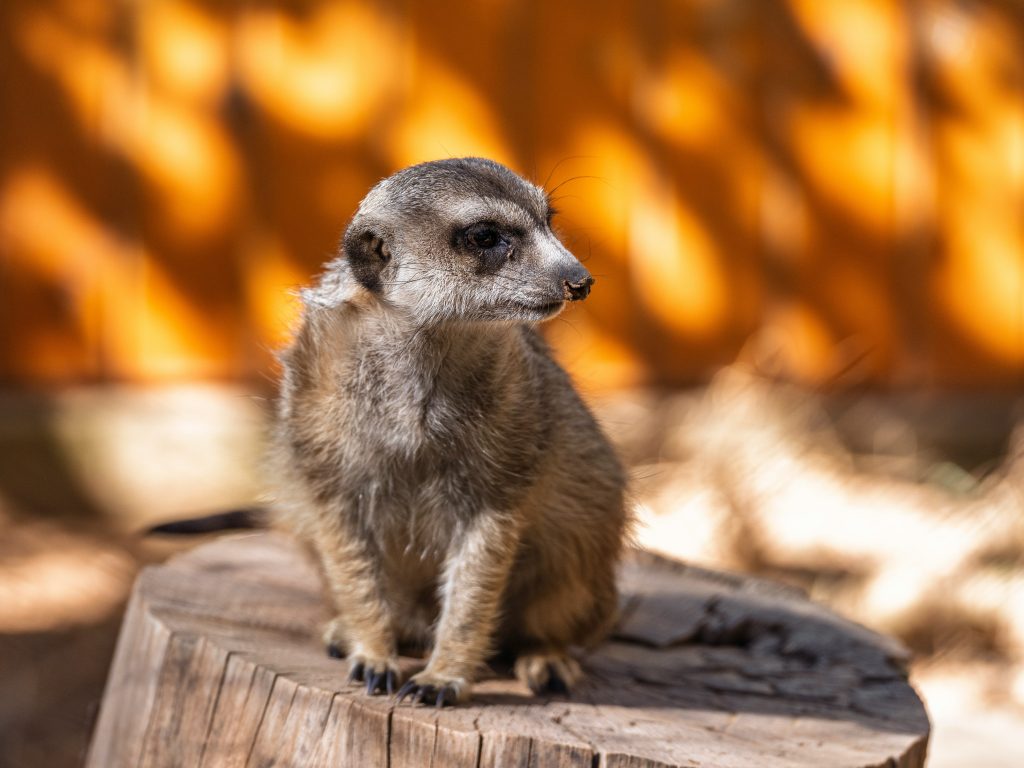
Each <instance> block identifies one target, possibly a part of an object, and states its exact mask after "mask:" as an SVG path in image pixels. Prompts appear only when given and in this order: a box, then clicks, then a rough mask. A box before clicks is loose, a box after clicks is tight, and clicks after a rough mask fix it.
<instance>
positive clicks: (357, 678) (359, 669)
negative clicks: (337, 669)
mask: <svg viewBox="0 0 1024 768" xmlns="http://www.w3.org/2000/svg"><path fill="white" fill-rule="evenodd" d="M364 670H365V667H364V666H363V662H361V661H357V662H356V663H355V664H353V665H352V669H350V670H349V673H348V680H347V681H346V682H349V683H361V682H363V672H364Z"/></svg>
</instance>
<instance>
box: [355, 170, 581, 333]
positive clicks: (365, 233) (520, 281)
mask: <svg viewBox="0 0 1024 768" xmlns="http://www.w3.org/2000/svg"><path fill="white" fill-rule="evenodd" d="M553 213H554V211H553V209H552V208H551V205H550V202H549V200H548V197H547V195H546V194H545V192H544V190H542V189H541V188H540V187H537V186H535V185H533V184H531V183H530V182H528V181H526V180H525V179H522V178H521V177H519V176H518V175H516V174H515V173H513V172H512V171H510V170H509V169H508V168H506V167H504V166H503V165H499V164H498V163H495V162H493V161H490V160H483V159H480V158H463V159H457V160H438V161H434V162H430V163H423V164H422V165H416V166H412V167H411V168H406V169H405V170H403V171H400V172H398V173H396V174H395V175H394V176H391V177H389V178H387V179H385V180H383V181H382V182H380V183H379V184H377V186H375V187H374V188H373V189H372V190H371V191H370V192H369V194H368V195H367V196H366V197H365V198H364V199H363V201H362V203H361V204H360V206H359V210H358V211H357V213H356V215H355V217H354V218H353V220H352V223H351V224H350V225H349V227H348V229H347V230H346V232H345V236H344V240H343V243H342V249H343V251H344V256H345V259H343V260H342V261H341V262H339V263H345V262H347V265H348V270H349V271H350V273H351V275H352V276H353V277H354V278H355V280H356V281H358V282H359V283H360V284H361V285H362V286H363V288H365V289H366V290H368V291H370V292H371V293H373V294H375V295H376V296H377V297H378V298H379V299H380V300H381V301H382V302H384V303H386V304H388V305H390V306H395V307H400V308H402V309H403V310H405V311H407V312H408V313H410V314H411V315H412V316H413V317H414V318H415V319H416V320H417V321H418V322H422V323H432V322H445V321H451V320H512V321H539V320H544V319H546V318H549V317H553V316H554V315H556V314H557V313H558V312H559V311H560V310H561V309H562V308H563V306H564V305H565V303H566V302H569V301H578V300H582V299H584V298H586V296H587V294H588V293H589V292H590V286H591V285H592V284H593V282H594V279H593V278H592V277H591V276H590V273H588V272H587V270H586V269H584V267H583V265H582V264H580V262H579V261H578V260H577V259H576V257H574V256H573V255H572V254H571V253H570V252H569V251H568V250H566V248H565V247H564V246H563V245H562V244H561V243H560V242H559V241H558V238H557V237H555V235H554V233H553V232H552V231H551V217H552V215H553Z"/></svg>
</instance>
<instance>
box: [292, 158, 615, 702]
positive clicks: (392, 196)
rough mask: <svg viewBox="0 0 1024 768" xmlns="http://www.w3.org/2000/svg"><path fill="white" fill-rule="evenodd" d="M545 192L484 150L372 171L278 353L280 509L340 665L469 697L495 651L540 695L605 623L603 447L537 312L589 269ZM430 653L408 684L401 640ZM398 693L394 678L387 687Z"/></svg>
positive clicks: (577, 284) (608, 537)
mask: <svg viewBox="0 0 1024 768" xmlns="http://www.w3.org/2000/svg"><path fill="white" fill-rule="evenodd" d="M553 213H554V212H553V209H552V207H551V204H550V201H549V199H548V196H547V195H546V193H545V192H544V190H543V189H541V188H540V187H537V186H535V185H534V184H532V183H530V182H528V181H526V180H524V179H523V178H521V177H520V176H518V175H516V174H515V173H514V172H512V171H511V170H509V169H508V168H506V167H504V166H502V165H500V164H498V163H495V162H492V161H489V160H484V159H479V158H464V159H450V160H440V161H435V162H429V163H424V164H422V165H416V166H413V167H410V168H406V169H405V170H402V171H400V172H398V173H396V174H395V175H393V176H391V177H389V178H386V179H384V180H383V181H381V182H380V183H378V184H377V185H376V186H375V187H373V188H372V189H371V190H370V192H369V193H368V194H367V195H366V197H365V198H364V199H363V201H362V202H361V203H360V205H359V208H358V211H357V212H356V214H355V216H354V218H353V219H352V221H351V223H350V224H349V226H348V228H347V230H346V231H345V234H344V237H343V239H342V242H341V245H340V247H339V253H338V255H337V258H335V259H334V260H332V261H330V262H328V263H327V264H326V265H325V268H324V272H323V273H322V275H321V276H320V278H319V280H318V282H316V284H315V285H314V286H313V287H310V288H308V289H306V290H303V291H302V293H301V296H302V303H303V312H302V318H301V323H300V325H299V328H298V330H297V333H296V335H295V337H294V339H293V341H292V343H291V345H290V346H289V347H288V348H287V349H286V350H285V351H284V352H283V354H282V356H281V361H282V367H283V379H282V387H281V393H280V397H279V403H278V408H277V417H276V430H275V435H274V438H273V449H272V454H273V459H272V463H273V466H274V467H276V473H277V483H278V484H279V487H278V499H277V503H276V510H277V511H276V513H275V514H276V516H277V518H278V521H279V522H280V523H282V524H284V525H285V526H286V527H287V528H289V529H290V530H291V531H293V532H294V533H295V534H296V535H297V536H298V538H299V539H300V540H301V541H302V542H303V543H304V544H305V545H306V547H307V548H308V549H309V550H310V551H311V552H312V553H313V555H314V557H315V559H316V561H317V563H318V565H319V568H320V571H321V573H322V575H323V579H324V582H325V585H326V591H327V593H328V597H329V602H330V606H331V610H332V612H333V614H334V618H333V619H332V620H331V621H330V622H329V623H328V625H327V627H326V630H325V632H324V636H323V637H324V641H325V643H326V646H327V648H328V652H330V653H331V654H332V655H335V656H339V657H340V656H341V654H342V653H343V654H344V655H345V656H346V657H347V659H348V663H349V669H350V672H349V681H350V682H353V681H354V682H357V683H361V684H365V687H366V691H367V693H369V694H381V693H385V692H386V693H388V694H394V693H396V691H397V694H398V701H399V703H400V702H401V701H402V700H403V699H405V698H406V697H411V700H412V701H413V703H414V704H415V703H419V702H424V703H435V704H436V705H437V706H444V705H447V704H454V703H461V702H465V701H466V700H467V699H468V698H469V697H470V693H471V687H472V684H473V681H474V680H475V679H476V678H477V676H478V673H479V672H480V670H481V669H482V667H483V665H484V664H485V662H486V660H487V659H488V658H489V656H490V655H491V654H493V653H496V652H501V653H503V654H510V655H512V656H514V657H515V659H516V661H515V664H514V670H515V673H516V675H517V676H518V677H519V678H520V679H521V680H522V681H523V682H524V683H526V685H528V686H529V687H530V689H532V690H533V691H534V692H535V693H538V694H540V693H545V692H556V693H557V692H568V690H569V688H570V687H571V686H572V685H574V684H575V683H576V682H577V681H578V679H579V678H580V674H581V671H580V667H579V664H578V663H577V661H576V660H575V659H574V658H573V656H571V655H570V648H572V647H574V646H575V647H586V646H590V645H592V644H593V643H595V642H596V641H598V640H599V639H600V638H601V637H602V636H603V635H604V634H605V633H606V632H607V631H608V629H609V628H610V626H611V624H612V623H613V622H614V619H615V615H616V609H617V593H616V585H615V572H616V564H617V562H618V560H619V557H620V552H621V551H622V548H623V542H624V537H625V535H626V533H627V528H628V525H629V519H630V516H629V513H628V512H627V508H626V504H625V493H624V490H625V476H624V472H623V469H622V467H621V465H620V463H619V461H618V459H617V458H616V455H615V452H614V450H613V449H612V447H611V445H610V444H609V442H608V440H607V439H606V437H605V436H604V434H603V433H602V431H601V429H600V427H599V426H598V424H597V422H596V421H595V419H594V417H593V416H592V415H591V413H590V411H589V410H588V409H587V407H586V406H585V405H584V403H583V401H582V400H581V399H580V396H579V395H578V394H577V392H576V390H575V389H574V387H573V384H572V383H571V381H570V379H569V377H568V375H567V374H566V373H565V371H564V370H563V369H562V368H561V367H560V366H559V364H558V363H557V362H555V360H554V359H553V357H552V355H551V352H550V351H549V349H548V346H547V345H546V344H545V342H544V341H543V340H542V338H541V336H540V335H539V333H538V331H537V329H536V326H537V325H538V324H539V323H541V322H543V321H544V320H548V319H550V318H552V317H554V316H555V315H557V314H558V313H559V312H560V311H561V310H562V309H563V307H565V305H566V304H567V303H569V302H574V301H580V300H582V299H584V298H586V296H587V295H588V293H589V291H590V287H591V285H592V283H593V282H594V280H593V278H592V277H591V276H590V274H589V273H588V272H587V270H586V269H585V268H584V267H583V265H582V264H580V262H579V261H578V260H577V259H576V258H575V257H574V256H573V255H572V254H571V253H570V252H569V251H568V250H567V249H566V248H565V247H564V246H563V245H562V244H561V242H559V240H558V238H557V237H556V236H555V234H554V233H553V232H552V229H551V217H552V215H553ZM405 644H412V645H421V646H422V647H425V648H429V649H430V650H429V656H428V658H427V662H426V666H425V668H424V669H423V670H422V671H421V672H419V673H417V674H415V675H413V676H412V677H411V678H410V679H409V680H408V681H406V682H405V683H404V685H402V681H401V680H400V679H399V678H400V672H399V665H398V663H397V656H398V648H399V646H400V645H405ZM400 685H401V688H400V689H399V686H400Z"/></svg>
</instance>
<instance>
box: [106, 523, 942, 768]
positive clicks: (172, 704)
mask: <svg viewBox="0 0 1024 768" xmlns="http://www.w3.org/2000/svg"><path fill="white" fill-rule="evenodd" d="M621 585H622V590H623V594H624V600H623V606H624V609H623V617H622V620H621V622H620V625H619V627H618V628H617V630H616V633H615V635H614V636H613V637H612V638H611V640H610V641H609V642H607V643H605V644H604V645H603V646H601V647H600V648H598V649H597V650H596V651H595V652H593V653H591V654H590V655H589V656H587V657H586V658H585V659H584V667H585V669H586V671H587V681H586V682H585V683H584V684H583V685H582V686H581V687H580V688H579V689H578V690H577V691H575V692H574V695H573V696H572V698H571V699H564V698H557V697H552V698H535V697H533V696H532V695H530V693H529V692H528V691H527V690H526V689H525V688H523V687H522V686H520V684H519V683H518V682H516V681H514V680H512V679H509V678H508V677H506V676H505V675H503V674H500V673H499V672H492V673H490V674H489V675H488V677H487V679H485V680H484V681H482V682H481V683H480V685H479V686H478V687H477V689H476V696H475V698H474V700H473V702H472V704H471V705H469V706H464V707H457V708H453V709H446V710H440V711H439V710H435V709H426V708H420V709H414V708H411V707H409V706H401V707H398V708H395V707H394V706H393V705H392V702H391V700H390V699H389V698H387V697H372V698H371V697H367V696H365V695H364V694H363V693H362V691H361V690H360V689H359V688H358V687H356V686H348V685H346V683H345V681H344V665H343V664H342V663H340V662H338V661H337V660H334V659H330V658H328V657H327V656H326V655H325V654H324V653H323V651H322V649H321V648H320V647H319V644H318V642H317V640H316V638H317V632H316V629H317V625H318V624H319V622H321V621H322V620H323V619H324V615H323V607H322V604H321V601H320V588H319V583H318V581H317V577H316V574H315V572H314V570H313V569H312V568H311V566H310V565H309V563H307V562H306V561H305V560H304V559H303V557H302V555H301V553H300V552H299V550H298V548H297V547H296V546H295V545H294V544H293V543H292V542H291V541H290V540H289V539H287V538H285V537H283V536H279V535H277V534H269V533H261V534H256V535H249V536H242V537H233V538H229V539H222V540H219V541H217V542H215V543H212V544H207V545H205V546H202V547H199V548H197V549H196V550H194V551H193V552H190V553H188V554H186V555H183V556H181V557H178V558H177V559H175V560H172V561H171V562H170V563H168V564H167V565H164V566H160V567H156V568H150V569H147V570H146V571H144V572H143V574H142V575H141V576H140V577H139V580H138V582H137V584H136V587H135V592H134V595H133V598H132V601H131V604H130V606H129V610H128V614H127V616H126V618H125V623H124V626H123V628H122V632H121V638H120V641H119V645H118V651H117V654H116V657H115V661H114V665H113V667H112V670H111V674H110V678H109V680H108V683H107V690H106V695H105V696H104V701H103V706H102V709H101V712H100V717H99V721H98V724H97V728H96V733H95V735H94V738H93V743H92V745H91V748H90V751H89V755H88V759H87V765H88V766H90V767H91V768H117V766H133V767H134V766H138V765H144V766H154V767H156V766H183V765H187V766H193V765H195V766H217V767H218V768H220V767H221V766H240V767H241V766H260V767H261V768H262V767H265V766H303V767H305V766H332V767H337V766H353V768H363V767H364V766H390V767H391V768H404V767H405V766H410V767H411V766H416V768H420V767H421V766H438V768H440V767H447V766H466V767H467V768H477V767H478V766H479V767H480V768H484V767H485V766H486V767H488V768H491V767H493V768H513V767H515V768H519V767H523V768H525V767H527V766H544V767H545V768H546V767H548V766H580V767H581V768H593V767H594V766H601V767H602V768H612V767H613V766H614V767H616V768H626V767H628V768H641V767H643V768H649V767H651V766H707V767H709V768H710V767H712V766H715V767H719V768H727V767H728V768H732V767H736V768H739V767H740V766H808V767H809V766H822V765H828V766H850V767H851V768H856V767H859V766H875V765H895V766H899V767H900V768H904V767H906V768H910V767H913V766H923V764H924V757H925V752H926V748H927V741H928V731H929V726H928V720H927V717H926V715H925V712H924V708H923V706H922V704H921V702H920V700H919V699H918V698H917V696H916V695H915V693H914V691H913V689H912V688H911V687H910V685H909V684H908V683H907V681H906V678H905V675H904V671H903V670H904V666H905V662H906V657H905V654H904V653H903V650H902V649H901V647H900V646H899V645H898V644H896V643H895V642H893V641H891V640H889V639H887V638H884V637H881V636H879V635H877V634H875V633H873V632H870V631H869V630H867V629H865V628H863V627H861V626H859V625H856V624H854V623H852V622H849V621H846V620H845V619H842V618H841V617H838V616H836V615H834V614H832V613H830V612H828V611H827V610H825V609H824V608H822V607H821V606H818V605H816V604H815V603H813V602H811V601H809V600H807V599H806V598H805V597H804V596H802V595H801V594H800V593H798V592H795V591H793V590H789V589H786V588H782V587H779V586H776V585H772V584H769V583H767V582H763V581H758V580H752V579H746V578H742V577H738V576H732V575H728V574H719V573H714V572H709V571H705V570H701V569H697V568H691V567H687V566H684V565H681V564H677V563H672V562H669V561H666V560H663V559H660V558H656V557H653V556H651V555H648V554H645V553H635V554H633V555H632V556H631V557H630V559H629V561H628V562H627V563H626V564H625V565H624V567H623V570H622V576H621ZM402 663H403V665H404V667H405V669H406V670H412V669H415V668H416V666H417V665H419V664H421V663H422V661H421V660H417V659H403V660H402Z"/></svg>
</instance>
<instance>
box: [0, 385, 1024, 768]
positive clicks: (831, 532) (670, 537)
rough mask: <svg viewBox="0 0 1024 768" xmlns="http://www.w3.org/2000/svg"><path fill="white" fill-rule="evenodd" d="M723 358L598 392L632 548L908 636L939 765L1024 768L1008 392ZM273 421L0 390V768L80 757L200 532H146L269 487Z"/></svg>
mask: <svg viewBox="0 0 1024 768" xmlns="http://www.w3.org/2000/svg"><path fill="white" fill-rule="evenodd" d="M727 374H728V375H723V376H721V377H719V378H718V379H716V381H715V382H714V383H713V384H712V385H711V386H710V387H709V388H707V389H705V390H700V391H693V392H685V393H670V394H655V393H648V392H643V393H640V392H634V393H623V394H620V395H616V396H614V397H605V398H601V399H598V400H596V405H597V410H598V411H599V413H600V414H601V416H602V419H603V421H604V422H605V424H606V426H607V428H608V430H609V432H610V434H612V435H613V436H614V439H615V440H616V441H617V443H618V444H619V446H620V449H621V451H622V453H623V455H624V456H625V458H626V459H627V461H628V463H629V465H630V467H631V471H632V474H633V477H634V487H635V495H636V500H637V503H638V508H639V513H640V518H641V527H640V530H639V533H638V536H639V538H640V540H641V541H642V542H645V543H647V544H648V545H652V546H654V547H656V548H658V549H660V550H662V551H664V552H666V553H668V554H672V555H674V556H677V557H684V558H686V559H689V560H691V561H695V562H699V563H701V564H704V565H709V566H711V567H716V568H729V569H735V570H742V571H747V572H753V573H759V574H762V575H769V576H772V577H774V578H779V579H782V580H785V581H788V582H790V583H794V584H797V585H799V586H801V587H802V588H804V589H807V590H808V591H809V592H810V593H811V594H812V596H814V597H815V598H816V599H820V600H823V601H825V602H827V603H829V604H830V605H832V606H833V607H835V608H836V609H837V610H839V611H841V612H843V613H845V614H847V615H850V616H852V617H854V618H856V619H857V620H859V621H862V622H864V623H866V624H869V625H872V626H874V627H876V628H878V629H881V630H883V631H886V632H889V633H892V634H896V635H897V636H899V637H900V638H901V639H903V640H904V642H906V643H907V644H908V645H909V646H910V647H911V648H912V650H913V651H914V652H915V654H916V655H917V661H916V662H915V664H914V666H913V668H912V682H913V683H914V685H915V686H916V687H917V689H918V690H919V692H920V693H921V694H922V697H923V698H924V699H925V701H926V704H927V706H928V708H929V712H930V715H931V717H932V721H933V725H934V734H933V738H932V744H931V750H930V758H929V765H930V766H932V768H953V767H954V766H958V767H960V768H966V767H967V766H978V765H986V766H1020V765H1024V503H1022V499H1024V494H1022V493H1021V491H1020V488H1019V486H1018V484H1017V480H1018V479H1020V480H1022V481H1024V473H1022V472H1021V471H1020V468H1021V463H1020V462H1019V453H1020V446H1019V445H1018V444H1017V443H1015V442H1014V437H1013V430H1012V425H1013V423H1014V417H1015V415H1016V414H1017V413H1018V411H1017V410H1015V409H1016V407H1017V405H1016V404H1015V403H1013V402H995V401H988V402H985V403H981V404H979V403H978V402H972V401H964V402H959V401H957V402H952V403H951V402H949V401H937V402H925V401H921V400H910V401H898V400H892V399H890V400H884V401H883V400H871V399H868V398H846V399H842V400H837V401H829V402H825V401H819V400H817V399H815V398H813V397H811V396H809V395H807V393H800V392H796V391H792V390H789V389H787V388H786V387H784V386H781V385H777V384H776V385H769V384H767V383H766V382H763V381H760V380H758V379H757V378H751V377H750V376H749V375H747V374H745V373H744V372H743V371H732V372H727ZM264 413H265V403H264V401H262V400H261V398H259V397H257V396H254V395H252V394H251V393H250V392H247V391H244V390H237V389H229V388H217V387H214V388H202V387H199V388H196V387H191V388H178V389H172V390H166V389H165V390H156V391H112V390H109V389H105V390H80V391H75V392H66V393H63V394H62V395H61V396H60V397H58V398H56V399H32V398H25V397H23V396H15V395H9V396H4V397H0V768H29V767H32V768H35V767H36V766H47V767H48V768H50V767H51V766H52V767H53V768H62V767H63V766H75V765H79V764H80V763H81V759H82V756H83V754H84V749H85V746H86V744H87V741H88V736H89V733H90V730H91V727H92V723H93V721H94V718H95V714H96V710H97V707H98V703H99V700H100V698H101V696H102V688H103V683H104V680H105V676H106V671H107V668H108V666H109V661H110V656H111V653H112V651H113V647H114V643H115V642H116V633H117V629H118V626H119V622H120V616H121V611H122V610H123V606H124V603H125V600H126V598H127V595H128V592H129V590H130V588H131V583H132V581H133V579H134V577H135V574H136V573H137V572H138V569H139V568H141V567H144V566H145V564H146V563H150V562H157V561H160V560H162V559H164V558H165V557H167V556H168V555H169V554H172V553H173V552H175V551H179V550H180V549H181V548H183V547H188V546H193V545H194V544H195V543H196V540H195V539H191V540H187V541H183V540H170V541H168V540H160V539H153V538H144V537H141V536H139V535H137V533H136V532H137V531H139V530H141V529H142V528H144V527H145V526H146V525H148V524H151V523H153V522H155V521H158V520H165V519H171V518H180V517H182V516H188V515H192V514H195V513H198V512H204V511H207V510H211V509H219V508H226V507H231V506H235V505H244V504H248V503H251V502H252V501H254V500H256V499H257V498H258V497H259V494H260V487H259V478H260V469H259V458H258V457H259V454H260V444H261V441H262V435H263V423H264V420H263V416H264ZM936 414H940V415H939V416H936ZM943 421H944V422H945V423H944V424H943V423H939V422H943Z"/></svg>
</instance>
